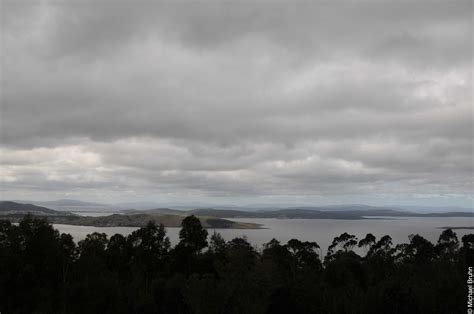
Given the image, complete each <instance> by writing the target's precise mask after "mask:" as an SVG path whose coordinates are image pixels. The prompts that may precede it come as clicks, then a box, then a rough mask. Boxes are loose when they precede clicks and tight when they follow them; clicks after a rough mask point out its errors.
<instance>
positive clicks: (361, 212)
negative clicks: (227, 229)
mask: <svg viewBox="0 0 474 314" xmlns="http://www.w3.org/2000/svg"><path fill="white" fill-rule="evenodd" d="M191 213H193V214H194V215H198V216H211V217H219V218H281V219H297V218H299V219H366V217H370V216H379V217H474V212H449V213H428V214H420V213H413V212H408V211H401V210H394V209H385V208H378V207H373V208H371V209H361V208H358V209H356V210H347V209H345V210H344V209H339V210H336V211H330V210H315V209H307V208H288V209H279V210H265V211H258V212H249V211H240V210H227V209H212V208H208V209H195V210H192V211H191Z"/></svg>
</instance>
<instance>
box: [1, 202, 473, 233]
mask: <svg viewBox="0 0 474 314" xmlns="http://www.w3.org/2000/svg"><path fill="white" fill-rule="evenodd" d="M65 203H68V204H76V205H77V204H79V203H78V202H74V201H69V200H68V201H67V202H65V201H64V200H62V201H58V202H51V204H56V205H58V204H65ZM330 208H331V207H304V208H286V209H276V210H258V211H244V210H232V209H215V208H200V209H194V210H178V209H172V208H155V209H148V210H136V209H127V210H120V211H118V212H117V211H116V212H115V213H113V214H111V215H106V216H99V217H90V216H79V215H75V214H73V213H71V212H67V211H57V210H53V209H50V208H47V207H42V206H37V205H32V204H22V203H17V202H10V201H3V202H0V218H3V219H9V220H11V221H18V220H20V219H21V218H22V217H23V216H24V215H26V214H28V213H31V214H32V215H35V216H47V217H48V220H49V221H50V222H51V223H55V224H68V225H81V226H95V227H117V226H122V227H125V226H126V227H142V226H144V225H146V223H147V222H148V221H154V222H156V223H159V224H160V223H161V224H163V225H164V226H165V227H179V226H180V224H181V221H182V220H183V219H184V217H186V216H189V215H195V216H197V217H198V218H199V220H200V221H201V223H202V225H203V226H204V227H205V228H232V229H254V228H259V227H260V225H258V224H254V223H244V222H235V221H231V220H228V219H231V218H278V219H343V220H357V219H373V218H374V217H378V218H384V217H387V219H388V218H389V217H471V218H472V217H474V213H473V212H472V211H471V212H446V213H427V214H420V213H413V212H409V211H404V210H394V209H389V208H383V207H372V206H365V205H357V206H356V207H351V206H338V207H337V208H335V210H329V209H330Z"/></svg>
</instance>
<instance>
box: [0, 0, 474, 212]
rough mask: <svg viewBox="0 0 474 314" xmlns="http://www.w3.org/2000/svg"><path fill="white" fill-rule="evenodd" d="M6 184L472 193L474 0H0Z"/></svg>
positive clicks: (22, 188)
mask: <svg viewBox="0 0 474 314" xmlns="http://www.w3.org/2000/svg"><path fill="white" fill-rule="evenodd" d="M1 12H2V13H1V14H2V18H1V35H2V47H1V53H2V58H1V70H2V75H1V155H0V167H1V173H2V184H1V193H2V198H4V199H7V198H8V199H19V198H21V199H34V198H37V199H38V198H44V197H46V195H47V196H48V197H49V198H54V197H64V196H73V197H77V198H82V199H89V200H101V201H115V200H119V201H122V200H130V199H135V198H146V199H154V200H168V199H186V198H188V199H199V200H214V201H216V200H217V202H227V201H232V200H237V199H238V200H245V201H250V202H259V201H261V202H266V201H269V200H278V201H287V202H292V201H294V202H326V203H335V202H346V201H367V202H384V201H387V199H388V200H389V201H391V202H392V203H393V202H396V201H400V202H414V201H415V202H417V200H420V199H421V200H422V201H420V202H425V203H427V204H437V203H439V202H441V201H443V202H447V203H452V204H458V205H470V204H471V203H472V174H473V172H472V170H473V162H472V160H473V155H472V152H473V145H472V135H473V134H472V130H473V121H472V119H473V112H472V53H473V51H472V36H473V31H472V26H473V22H472V2H471V1H456V0H455V1H432V0H426V1H396V2H394V1H330V2H325V1H318V2H298V3H296V4H295V3H291V2H274V1H257V2H255V3H250V2H247V1H246V2H237V1H235V2H234V1H229V2H208V1H204V2H182V1H177V2H173V3H170V2H151V1H150V2H148V1H146V2H133V1H113V2H112V1H104V0H101V1H65V2H62V1H38V2H36V3H34V2H29V1H28V2H22V1H2V2H1Z"/></svg>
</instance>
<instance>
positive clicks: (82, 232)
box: [54, 217, 474, 255]
mask: <svg viewBox="0 0 474 314" xmlns="http://www.w3.org/2000/svg"><path fill="white" fill-rule="evenodd" d="M371 218H373V219H363V220H339V219H338V220H336V219H277V218H258V219H257V218H253V219H252V218H240V219H231V220H234V221H242V222H252V223H257V224H261V225H262V229H208V232H209V235H211V234H212V233H213V232H218V233H220V234H221V235H222V236H223V237H224V239H226V240H231V239H233V238H235V237H243V236H245V237H246V238H247V240H248V241H249V242H250V243H251V244H252V245H253V246H256V247H257V248H261V247H262V245H263V244H264V243H267V242H269V241H270V240H272V239H273V238H275V239H277V240H278V241H281V242H282V243H286V242H287V241H288V240H290V239H293V238H296V239H299V240H302V241H315V242H317V243H318V244H319V246H320V247H321V253H322V254H323V255H324V254H325V252H326V250H327V247H328V246H329V245H330V244H331V242H332V240H333V239H334V238H335V237H336V236H339V235H340V234H341V233H344V232H347V233H349V234H354V235H356V236H357V237H358V238H359V239H361V238H363V237H365V235H366V234H367V233H372V234H373V235H375V236H376V237H377V238H380V237H382V236H384V235H390V236H391V237H392V239H393V243H394V244H398V243H407V242H408V241H409V240H408V236H409V235H410V234H416V233H418V234H419V235H421V236H423V237H425V238H426V239H428V240H430V241H431V242H432V243H436V241H437V240H438V237H439V235H440V233H441V232H442V231H443V229H441V227H444V226H450V227H466V226H474V219H473V218H464V217H383V218H382V217H371ZM54 227H55V228H57V229H58V230H59V231H60V232H63V233H70V234H71V235H72V236H73V237H74V240H75V241H80V240H82V239H84V238H85V237H86V236H87V234H89V233H92V232H104V233H106V234H107V235H108V236H109V237H110V236H112V235H114V234H116V233H121V234H123V235H128V234H130V233H131V232H133V231H134V230H136V229H138V228H136V227H86V226H71V225H60V224H55V225H54ZM166 229H167V235H168V237H169V238H170V241H171V243H172V244H173V245H174V244H176V243H177V242H178V241H179V230H180V228H166ZM454 231H455V232H456V233H457V235H458V238H459V240H461V237H462V236H463V235H465V234H468V233H474V230H472V229H471V230H466V229H458V230H454Z"/></svg>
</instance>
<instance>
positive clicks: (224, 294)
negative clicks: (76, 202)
mask: <svg viewBox="0 0 474 314" xmlns="http://www.w3.org/2000/svg"><path fill="white" fill-rule="evenodd" d="M181 227H182V229H181V231H180V234H179V236H180V241H179V243H178V244H177V245H176V246H174V247H172V246H171V244H170V241H169V239H168V237H167V236H166V229H165V228H164V227H163V226H162V225H157V224H155V223H153V222H149V223H148V224H147V225H146V226H145V227H142V228H140V229H138V230H136V231H134V232H133V233H131V234H130V235H128V236H123V235H121V234H115V235H114V236H112V237H110V238H108V237H107V235H106V234H104V233H92V234H89V235H87V237H86V238H85V239H84V240H81V241H79V242H78V243H75V242H74V240H73V238H72V236H71V235H69V234H64V233H59V231H58V230H56V229H54V227H53V226H52V225H51V224H50V223H49V222H48V221H47V220H46V219H40V218H37V217H33V216H30V215H27V216H25V217H24V218H23V219H22V220H21V221H20V223H19V224H12V223H11V222H9V221H6V220H0V312H1V313H206V314H207V313H461V312H463V311H464V310H465V306H466V304H465V302H466V301H465V298H466V290H465V289H466V286H465V280H466V279H465V277H466V269H467V265H468V261H469V262H470V261H473V256H474V235H473V234H469V235H465V236H463V237H462V239H461V240H459V239H458V238H457V235H456V233H455V232H453V231H452V230H451V229H447V230H444V231H443V232H442V233H441V235H440V237H439V240H438V241H437V243H435V244H433V243H431V242H429V241H428V240H426V239H425V238H423V237H422V236H420V235H417V234H415V235H411V236H410V237H409V242H408V243H404V244H398V245H393V243H392V239H391V237H390V236H389V235H386V236H383V237H381V238H380V239H377V238H376V237H375V236H374V235H372V234H370V233H369V234H367V235H366V236H365V237H364V238H362V239H357V238H356V237H355V236H354V235H351V234H348V233H343V234H341V235H340V236H338V237H336V238H335V239H334V240H333V242H332V243H331V245H330V246H329V248H328V251H327V255H326V256H324V257H323V256H321V250H320V247H319V245H318V243H317V242H311V241H300V240H298V239H292V240H290V241H288V242H287V243H280V242H279V241H277V240H275V239H273V240H271V241H270V242H268V243H266V244H265V245H264V246H263V248H262V249H256V248H255V247H253V246H252V245H251V243H249V242H248V241H247V240H246V239H245V238H235V239H233V240H231V241H225V240H224V239H223V238H222V237H221V236H220V235H219V234H218V233H214V234H212V235H211V236H210V237H209V236H208V232H207V230H206V229H204V228H203V227H202V226H201V223H200V221H199V219H197V218H196V217H194V216H188V217H186V218H185V219H184V220H183V222H182V225H181ZM315 240H317V239H315ZM355 248H358V249H357V250H355ZM356 251H357V252H364V254H362V255H359V254H357V253H356Z"/></svg>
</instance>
